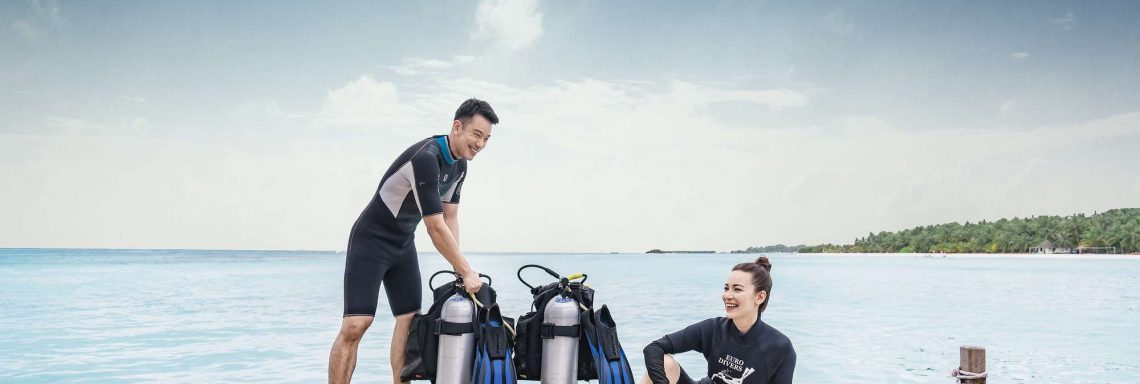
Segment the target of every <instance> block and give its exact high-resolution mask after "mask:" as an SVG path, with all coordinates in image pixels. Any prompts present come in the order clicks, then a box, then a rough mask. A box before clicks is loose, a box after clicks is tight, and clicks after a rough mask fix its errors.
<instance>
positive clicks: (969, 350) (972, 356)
mask: <svg viewBox="0 0 1140 384" xmlns="http://www.w3.org/2000/svg"><path fill="white" fill-rule="evenodd" d="M958 357H959V364H960V365H959V368H958V369H960V370H962V371H966V372H973V373H982V372H985V371H986V348H985V347H975V346H971V345H963V346H962V347H961V348H959V349H958ZM962 382H963V383H966V384H986V379H985V378H981V379H971V380H963V381H962Z"/></svg>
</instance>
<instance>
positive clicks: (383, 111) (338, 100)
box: [316, 75, 422, 128]
mask: <svg viewBox="0 0 1140 384" xmlns="http://www.w3.org/2000/svg"><path fill="white" fill-rule="evenodd" d="M421 115H422V113H421V112H420V111H419V110H418V109H417V108H416V107H415V106H412V105H408V104H404V103H401V102H400V97H399V94H398V92H397V91H396V85H395V84H393V83H392V82H390V81H377V80H376V79H375V78H373V77H372V76H371V75H364V76H361V77H360V78H359V79H356V80H354V81H352V82H349V83H348V84H345V85H344V86H343V87H340V88H338V89H334V90H331V91H329V93H328V96H327V97H326V99H325V103H324V106H322V107H321V110H320V112H318V113H317V117H316V119H317V122H318V123H320V124H323V125H329V126H356V127H366V128H376V127H393V126H394V125H395V126H398V125H400V124H403V123H409V122H416V121H417V118H418V117H420V116H421ZM393 128H394V127H393Z"/></svg>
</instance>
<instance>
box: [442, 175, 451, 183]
mask: <svg viewBox="0 0 1140 384" xmlns="http://www.w3.org/2000/svg"><path fill="white" fill-rule="evenodd" d="M447 176H450V175H449V174H446V173H445V174H443V182H445V183H446V182H447Z"/></svg>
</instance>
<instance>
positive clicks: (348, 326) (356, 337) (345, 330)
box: [340, 316, 373, 342]
mask: <svg viewBox="0 0 1140 384" xmlns="http://www.w3.org/2000/svg"><path fill="white" fill-rule="evenodd" d="M372 320H373V318H372V316H348V317H345V318H344V320H342V321H341V323H340V338H341V339H344V340H345V341H348V342H357V341H360V338H361V337H364V332H365V331H367V330H368V327H369V326H371V325H372Z"/></svg>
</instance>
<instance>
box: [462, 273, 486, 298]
mask: <svg viewBox="0 0 1140 384" xmlns="http://www.w3.org/2000/svg"><path fill="white" fill-rule="evenodd" d="M482 287H483V280H480V279H479V274H478V273H476V272H475V271H471V272H467V273H464V274H463V289H465V290H467V293H471V294H474V293H475V292H479V288H482Z"/></svg>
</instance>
